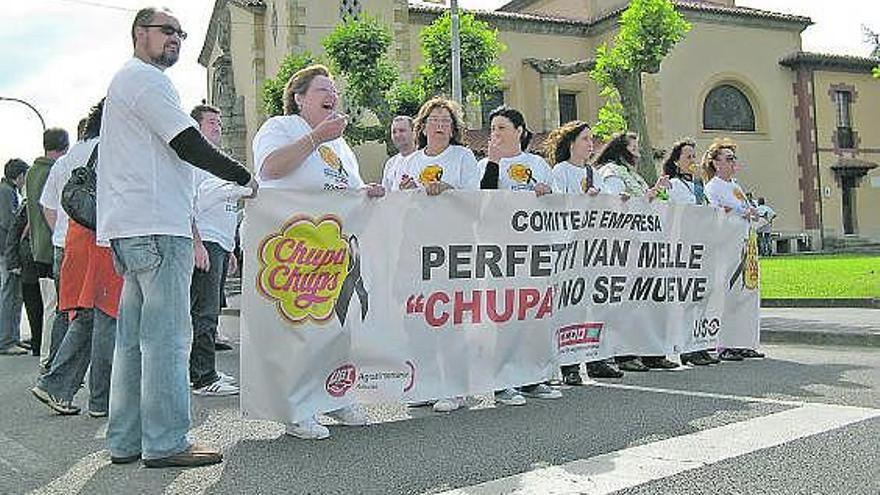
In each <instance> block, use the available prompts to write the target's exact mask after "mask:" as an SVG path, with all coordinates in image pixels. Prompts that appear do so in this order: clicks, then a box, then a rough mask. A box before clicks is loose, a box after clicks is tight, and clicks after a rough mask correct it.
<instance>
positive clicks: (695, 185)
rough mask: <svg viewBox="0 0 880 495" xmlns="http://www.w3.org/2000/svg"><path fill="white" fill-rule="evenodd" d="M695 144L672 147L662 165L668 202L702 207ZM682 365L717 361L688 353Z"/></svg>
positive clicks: (706, 355) (705, 354)
mask: <svg viewBox="0 0 880 495" xmlns="http://www.w3.org/2000/svg"><path fill="white" fill-rule="evenodd" d="M696 146H697V145H696V143H695V142H694V141H692V140H690V139H683V140H681V141H679V142H677V143H675V144H673V145H672V150H671V151H670V152H669V156H667V157H666V161H665V162H664V163H663V174H664V175H666V176H668V177H669V182H670V184H672V187H670V188H669V202H670V203H675V204H686V205H702V204H704V202H703V200H704V198H703V191H702V185H701V184H700V182H699V181H698V180H697V179H696V178H695V176H696V175H697V172H698V171H699V166H698V165H697V163H696V161H695V160H694V157H695V156H696V151H695V150H696ZM681 363H682V364H693V365H696V366H706V365H710V364H718V363H719V360H718V359H716V358H714V357H712V356H711V355H710V354H709V351H708V350H701V351H694V352H688V353H685V354H682V355H681Z"/></svg>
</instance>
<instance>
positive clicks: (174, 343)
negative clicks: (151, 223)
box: [107, 235, 193, 459]
mask: <svg viewBox="0 0 880 495" xmlns="http://www.w3.org/2000/svg"><path fill="white" fill-rule="evenodd" d="M111 247H112V250H113V260H114V263H115V264H116V269H117V271H118V272H119V273H120V274H122V278H123V285H122V297H121V300H120V302H119V320H118V321H117V324H116V349H115V351H114V356H113V373H112V375H111V379H110V421H109V424H108V428H107V442H108V444H109V448H110V454H111V455H112V456H114V457H128V456H133V455H136V454H141V456H142V457H143V458H144V459H158V458H162V457H168V456H172V455H176V454H179V453H181V452H183V451H184V450H186V449H188V448H189V447H190V443H189V441H188V440H187V438H186V434H187V432H188V431H189V428H190V390H189V377H188V375H189V373H188V371H189V370H188V367H189V351H190V346H191V345H192V323H191V321H190V315H189V310H190V299H189V286H190V279H191V277H192V271H193V246H192V240H191V239H188V238H185V237H175V236H168V235H150V236H140V237H130V238H125V239H113V240H112V241H111Z"/></svg>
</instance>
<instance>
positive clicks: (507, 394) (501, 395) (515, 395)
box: [495, 388, 526, 406]
mask: <svg viewBox="0 0 880 495" xmlns="http://www.w3.org/2000/svg"><path fill="white" fill-rule="evenodd" d="M495 402H497V403H499V404H504V405H505V406H524V405H526V398H525V397H523V396H522V394H521V393H519V392H517V391H516V390H514V389H512V388H506V389H504V390H501V391H500V392H495Z"/></svg>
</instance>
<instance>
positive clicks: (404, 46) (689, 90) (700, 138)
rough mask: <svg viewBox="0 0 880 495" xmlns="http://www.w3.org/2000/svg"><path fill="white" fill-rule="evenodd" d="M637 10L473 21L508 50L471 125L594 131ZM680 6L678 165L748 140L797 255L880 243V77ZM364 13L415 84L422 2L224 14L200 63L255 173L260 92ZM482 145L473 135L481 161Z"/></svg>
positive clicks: (213, 25)
mask: <svg viewBox="0 0 880 495" xmlns="http://www.w3.org/2000/svg"><path fill="white" fill-rule="evenodd" d="M627 3H628V0H513V1H511V2H509V3H508V4H507V5H505V6H503V7H501V8H500V9H499V10H497V11H492V12H488V11H474V13H475V14H476V16H477V18H478V19H481V20H484V21H486V22H488V23H489V24H490V25H491V26H492V27H494V28H495V29H497V30H498V33H499V38H500V39H501V41H502V42H503V43H504V44H505V45H506V46H507V50H506V51H505V52H504V53H503V54H502V55H501V57H500V60H499V63H500V64H501V65H502V66H503V67H504V69H505V76H504V81H503V83H502V88H501V89H500V91H499V92H498V93H497V94H495V95H490V96H489V97H487V98H484V102H483V105H482V106H483V109H482V110H483V112H481V111H480V109H479V108H469V109H468V110H469V112H468V114H469V115H468V122H469V125H470V126H471V127H472V128H473V129H479V128H481V127H483V122H482V120H483V119H482V118H481V114H482V113H484V112H485V110H487V109H489V108H491V107H493V106H495V105H497V104H499V103H501V102H504V103H507V104H508V105H511V106H514V107H516V108H519V109H520V110H522V111H523V113H524V115H525V117H526V120H527V122H529V126H530V127H531V128H532V129H533V130H535V131H537V132H547V131H549V130H552V129H553V128H554V127H556V126H557V125H559V123H560V122H567V121H569V120H572V119H575V118H579V119H582V120H588V121H594V120H595V119H596V115H597V112H598V109H599V108H600V107H601V105H602V101H601V99H600V97H599V95H598V89H597V87H596V85H595V84H594V83H593V82H592V81H591V80H590V79H589V76H588V71H589V69H590V68H591V67H592V65H593V61H592V57H593V54H594V53H595V50H596V48H597V47H598V46H599V45H600V44H602V43H603V42H605V41H607V40H609V39H612V38H613V36H614V35H615V34H616V31H617V21H618V19H619V16H620V13H621V12H622V11H623V9H624V8H626V5H627ZM674 3H675V4H676V6H677V8H678V10H679V11H680V12H681V13H682V14H683V15H684V16H685V17H686V18H687V20H688V21H689V22H690V23H691V24H692V29H691V31H690V32H689V33H688V35H687V37H686V38H685V39H684V40H683V41H681V42H680V43H679V44H678V45H676V47H675V48H674V49H673V51H672V52H671V53H670V54H669V56H668V57H667V58H666V59H665V60H664V62H663V66H662V69H661V71H660V73H659V74H656V75H651V76H645V77H644V78H643V89H644V94H645V105H646V111H647V116H648V129H649V132H650V134H651V139H652V143H653V144H654V146H655V147H657V148H660V149H669V147H670V145H671V144H672V143H673V142H674V141H676V140H678V139H680V138H682V137H692V138H694V139H695V140H696V141H697V143H698V146H699V147H700V148H702V149H705V147H706V146H708V144H709V143H711V142H712V140H713V139H715V138H717V137H720V136H729V137H731V138H733V139H734V140H736V141H737V142H738V143H739V144H740V148H739V150H738V155H739V156H740V157H741V159H742V160H743V162H744V163H745V164H746V166H745V168H744V169H743V170H742V171H741V172H740V174H739V180H740V182H741V183H742V184H743V185H744V186H745V187H746V188H747V189H748V190H749V191H751V192H753V193H754V195H755V196H756V197H759V196H760V197H765V198H766V199H767V202H768V203H769V204H770V205H771V206H772V207H773V208H774V209H775V210H776V211H777V213H778V215H779V216H778V218H777V220H776V222H775V223H774V231H776V232H777V233H778V236H779V239H780V243H779V245H780V247H781V248H782V249H786V246H787V247H788V249H791V250H796V249H809V248H812V249H819V248H821V247H822V246H823V244H824V245H836V244H840V243H841V242H844V240H845V242H848V243H857V242H860V241H862V242H865V241H874V242H880V201H878V200H880V170H878V169H876V168H875V164H874V162H876V161H878V157H877V154H878V153H880V142H877V140H880V135H878V134H880V133H878V130H880V114H878V113H877V112H876V109H877V108H880V106H878V104H880V83H878V82H877V81H876V80H872V79H871V77H870V67H871V66H872V65H873V64H876V63H877V62H876V61H874V60H871V59H864V58H857V57H839V56H825V55H816V54H807V53H803V52H802V49H801V33H802V31H803V30H804V29H805V28H806V27H808V26H809V25H810V24H811V20H810V19H809V18H806V17H801V16H794V15H789V14H782V13H776V12H768V11H764V10H757V9H752V8H745V7H739V6H736V5H735V0H716V1H711V2H710V1H694V0H691V1H675V2H674ZM361 12H366V13H369V14H370V15H373V16H377V17H379V18H380V19H381V20H382V21H383V22H385V23H387V25H388V26H389V27H390V28H391V29H392V31H393V33H394V35H395V44H394V49H393V53H392V55H393V56H394V57H395V59H396V61H397V62H398V64H399V66H400V70H401V74H403V76H404V77H409V76H411V75H412V74H413V73H414V72H415V71H416V68H417V67H418V65H419V64H420V63H421V53H420V49H419V45H418V43H419V41H418V33H419V31H420V30H421V29H422V28H423V27H424V26H426V25H427V24H429V23H430V22H432V21H433V20H434V19H435V18H436V17H437V16H438V15H440V14H441V13H442V12H443V9H442V8H439V7H428V6H423V5H415V4H410V3H409V2H408V1H407V0H332V1H331V0H216V3H215V6H214V10H213V13H212V17H211V22H210V25H209V29H208V33H207V35H206V39H205V43H204V46H203V48H202V52H201V55H200V58H199V61H200V62H201V63H202V65H204V66H205V67H206V68H207V69H208V96H209V101H211V102H212V103H213V104H215V105H217V106H219V107H220V108H221V110H222V111H223V113H224V115H225V124H226V128H225V129H224V139H225V143H226V144H227V146H228V147H229V148H230V149H231V150H232V152H233V153H235V155H236V156H238V157H239V158H242V159H245V158H246V159H247V161H248V163H252V155H251V152H250V143H251V141H252V139H253V136H254V134H255V133H256V131H257V129H258V128H259V126H260V124H261V123H262V122H263V121H264V120H265V118H266V116H265V115H264V113H263V111H262V103H261V97H260V88H261V87H262V85H263V82H264V81H265V79H266V77H267V76H268V77H272V76H274V74H275V73H276V72H277V70H278V67H279V64H280V62H281V60H282V59H283V58H284V56H286V55H287V54H289V53H291V52H301V51H304V50H308V51H310V52H312V53H322V52H323V49H322V47H321V40H322V39H323V38H324V37H325V36H326V35H327V34H328V33H329V32H330V31H331V30H332V29H333V28H334V27H335V26H336V24H337V23H339V22H340V20H341V19H342V18H343V17H344V16H346V15H351V14H358V13H361ZM847 95H848V96H847ZM481 135H482V136H485V133H482V134H481V133H480V132H478V131H477V132H473V133H472V134H471V136H472V142H473V143H474V146H475V147H477V148H479V146H480V143H479V141H480V136H481ZM478 151H479V150H478ZM357 153H358V156H359V159H360V162H361V170H362V171H363V174H364V178H365V179H367V180H376V179H377V178H378V177H380V176H381V168H382V164H383V163H384V160H385V158H386V156H385V152H384V147H383V146H376V145H368V146H362V147H359V148H358V150H357ZM783 241H786V242H783ZM788 241H790V242H788Z"/></svg>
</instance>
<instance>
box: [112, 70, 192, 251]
mask: <svg viewBox="0 0 880 495" xmlns="http://www.w3.org/2000/svg"><path fill="white" fill-rule="evenodd" d="M187 127H195V128H196V129H198V126H197V124H196V122H195V121H194V120H193V119H192V117H190V116H189V115H187V113H186V112H184V111H183V109H182V108H181V107H180V96H179V95H178V94H177V90H176V89H175V88H174V85H173V84H172V83H171V80H170V79H168V76H166V75H165V74H164V73H163V72H162V71H160V70H159V69H157V68H156V67H154V66H152V65H149V64H147V63H145V62H142V61H141V60H139V59H137V58H133V59H131V60H129V61H128V62H126V63H125V65H124V66H123V67H122V69H120V70H119V72H117V73H116V75H115V76H113V80H112V81H111V82H110V88H109V89H108V90H107V99H106V100H105V102H104V114H103V118H102V120H101V140H100V144H99V145H98V164H97V177H98V178H97V183H98V184H97V205H98V207H97V209H98V229H97V237H98V241H99V243H100V242H102V241H108V240H110V239H120V238H126V237H137V236H144V235H157V234H160V235H171V236H180V237H187V238H191V237H192V225H191V222H192V181H193V179H192V176H193V167H192V166H191V165H190V164H188V163H186V162H184V161H182V160H181V159H180V158H178V156H177V153H175V151H174V150H173V149H171V147H170V146H169V145H168V143H169V142H170V141H171V140H172V139H173V138H174V137H175V136H177V135H178V134H180V133H181V132H182V131H183V130H185V129H186V128H187Z"/></svg>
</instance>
